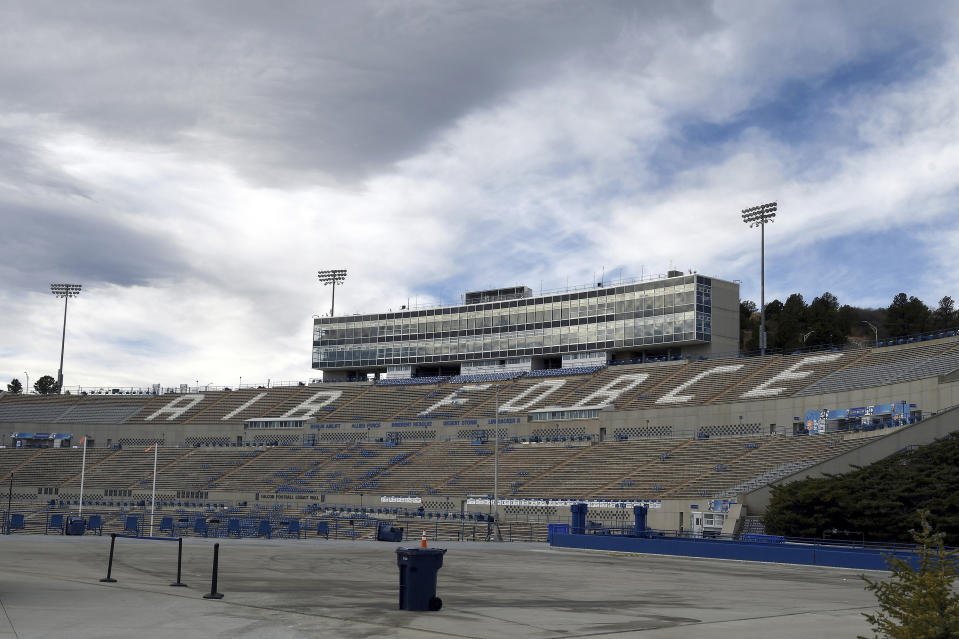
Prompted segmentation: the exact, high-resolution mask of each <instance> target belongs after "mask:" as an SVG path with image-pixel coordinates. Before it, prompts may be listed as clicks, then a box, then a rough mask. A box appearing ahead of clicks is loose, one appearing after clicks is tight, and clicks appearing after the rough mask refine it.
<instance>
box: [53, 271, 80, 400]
mask: <svg viewBox="0 0 959 639" xmlns="http://www.w3.org/2000/svg"><path fill="white" fill-rule="evenodd" d="M81 288H83V284H51V285H50V292H51V293H53V295H54V297H62V298H63V335H62V336H61V337H60V368H59V369H58V370H57V392H58V393H62V392H63V347H64V345H65V344H66V341H67V302H69V301H70V298H71V297H76V296H77V295H79V294H80V289H81Z"/></svg>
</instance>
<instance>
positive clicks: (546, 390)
mask: <svg viewBox="0 0 959 639" xmlns="http://www.w3.org/2000/svg"><path fill="white" fill-rule="evenodd" d="M565 383H566V380H565V379H547V380H544V381H542V382H540V383H538V384H533V385H532V386H530V387H529V388H527V389H526V390H524V391H523V392H522V393H520V394H519V395H517V396H516V397H514V398H513V399H511V400H509V401H508V402H506V403H505V404H503V405H502V406H500V407H499V412H501V413H515V412H516V411H520V410H526V409H527V408H529V407H530V406H532V405H533V404H536V403H537V402H541V401H543V400H544V399H546V398H547V397H548V396H550V395H552V394H553V393H555V392H556V391H558V390H559V389H560V387H561V386H562V385H563V384H565ZM540 390H542V392H539V391H540ZM536 392H539V394H538V395H536V397H534V398H533V399H531V400H529V401H528V402H526V403H525V404H519V403H517V402H519V401H520V400H522V399H524V398H525V397H527V396H528V395H531V394H533V393H536Z"/></svg>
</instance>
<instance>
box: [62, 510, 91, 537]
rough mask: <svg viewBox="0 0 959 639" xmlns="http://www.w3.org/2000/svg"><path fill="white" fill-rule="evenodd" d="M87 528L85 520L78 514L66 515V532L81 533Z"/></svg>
mask: <svg viewBox="0 0 959 639" xmlns="http://www.w3.org/2000/svg"><path fill="white" fill-rule="evenodd" d="M86 529H87V520H86V519H84V518H83V517H80V516H78V515H71V516H69V517H67V530H66V532H67V534H68V535H82V534H83V533H84V532H85V531H86Z"/></svg>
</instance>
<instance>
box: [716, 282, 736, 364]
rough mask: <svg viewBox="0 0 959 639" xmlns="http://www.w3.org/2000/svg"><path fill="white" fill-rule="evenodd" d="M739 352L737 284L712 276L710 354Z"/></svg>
mask: <svg viewBox="0 0 959 639" xmlns="http://www.w3.org/2000/svg"><path fill="white" fill-rule="evenodd" d="M737 352H739V284H737V283H735V282H727V281H725V280H717V279H715V278H713V288H712V340H711V343H710V347H709V353H710V356H715V355H720V354H725V355H729V354H731V353H737Z"/></svg>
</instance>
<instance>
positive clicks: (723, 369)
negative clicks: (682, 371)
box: [656, 364, 743, 404]
mask: <svg viewBox="0 0 959 639" xmlns="http://www.w3.org/2000/svg"><path fill="white" fill-rule="evenodd" d="M742 367H743V364H731V365H729V366H716V367H715V368H710V369H709V370H705V371H703V372H702V373H699V374H698V375H694V376H693V377H692V378H691V379H690V380H689V381H686V382H684V383H682V384H680V385H679V386H677V387H676V388H674V389H673V390H671V391H669V392H668V393H666V394H665V395H663V396H662V397H660V398H659V399H657V400H656V403H657V404H678V403H682V402H688V401H689V400H691V399H692V398H693V397H694V396H693V395H677V394H676V393H679V392H682V391H684V390H686V389H687V388H690V387H691V386H693V385H694V384H696V383H697V382H699V381H700V380H701V379H703V378H705V377H709V376H710V375H722V374H723V373H733V372H736V371H738V370H739V369H740V368H742Z"/></svg>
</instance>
